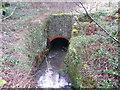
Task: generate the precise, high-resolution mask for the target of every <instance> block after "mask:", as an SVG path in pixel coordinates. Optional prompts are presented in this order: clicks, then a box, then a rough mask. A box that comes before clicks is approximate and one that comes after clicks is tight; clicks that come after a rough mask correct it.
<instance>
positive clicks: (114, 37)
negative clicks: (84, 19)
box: [75, 2, 120, 43]
mask: <svg viewBox="0 0 120 90" xmlns="http://www.w3.org/2000/svg"><path fill="white" fill-rule="evenodd" d="M79 3H80V4H81V6H82V7H83V9H84V10H85V12H86V14H87V16H88V17H89V18H90V19H91V20H92V21H94V22H95V24H97V25H98V26H99V27H100V28H101V29H102V30H103V31H104V32H105V33H106V34H107V35H108V36H109V37H111V38H112V39H113V40H115V41H116V42H118V43H120V42H119V41H118V40H117V39H116V38H115V37H113V36H112V35H110V34H109V33H108V32H107V31H106V30H105V29H104V28H103V27H102V26H100V25H99V24H98V23H97V22H96V21H95V20H94V19H93V18H92V17H91V16H90V15H89V14H88V11H87V10H86V8H85V7H84V5H83V4H82V2H79ZM75 4H76V5H77V6H79V7H80V5H79V4H78V3H75Z"/></svg>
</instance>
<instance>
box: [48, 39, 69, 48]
mask: <svg viewBox="0 0 120 90" xmlns="http://www.w3.org/2000/svg"><path fill="white" fill-rule="evenodd" d="M68 45H69V41H68V40H67V39H65V38H56V39H53V40H52V41H51V42H50V50H51V49H67V48H68Z"/></svg>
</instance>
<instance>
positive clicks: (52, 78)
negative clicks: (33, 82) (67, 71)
mask: <svg viewBox="0 0 120 90" xmlns="http://www.w3.org/2000/svg"><path fill="white" fill-rule="evenodd" d="M37 83H38V85H37V87H39V88H62V87H64V86H66V85H68V82H67V81H66V80H65V79H64V77H60V75H59V73H57V72H53V71H52V67H51V65H50V62H49V65H48V67H47V68H46V71H45V73H44V74H43V75H42V76H41V77H40V78H39V80H38V82H37Z"/></svg>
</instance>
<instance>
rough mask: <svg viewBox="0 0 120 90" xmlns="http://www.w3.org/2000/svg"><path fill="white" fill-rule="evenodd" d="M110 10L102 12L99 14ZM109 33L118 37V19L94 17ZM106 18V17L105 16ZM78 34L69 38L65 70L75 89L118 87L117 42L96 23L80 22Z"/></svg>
mask: <svg viewBox="0 0 120 90" xmlns="http://www.w3.org/2000/svg"><path fill="white" fill-rule="evenodd" d="M102 15H104V18H105V17H107V13H104V11H100V12H99V16H102ZM94 19H95V20H97V22H98V23H99V24H100V25H102V26H103V27H104V28H105V29H106V30H107V31H108V32H109V34H110V35H112V36H113V37H116V38H117V36H118V31H117V29H118V27H117V22H116V20H115V19H114V20H111V21H109V22H108V21H105V19H100V17H98V16H96V17H94ZM106 19H107V18H106ZM79 24H80V25H81V26H82V29H81V30H79V35H78V36H76V37H72V38H71V39H70V45H69V50H68V53H67V55H66V58H65V62H66V69H67V71H68V74H69V76H70V78H71V80H72V86H73V87H75V88H116V87H117V88H118V87H119V85H118V83H119V81H118V77H119V69H118V48H117V46H118V44H117V43H116V42H115V41H113V40H112V39H111V38H110V37H109V36H106V34H105V32H103V31H102V30H101V29H99V28H98V27H97V26H96V25H95V24H94V22H92V23H89V22H82V21H81V22H80V23H79Z"/></svg>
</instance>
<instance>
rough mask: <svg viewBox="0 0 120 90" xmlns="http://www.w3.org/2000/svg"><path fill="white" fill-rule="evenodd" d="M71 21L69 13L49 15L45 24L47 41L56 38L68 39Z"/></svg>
mask: <svg viewBox="0 0 120 90" xmlns="http://www.w3.org/2000/svg"><path fill="white" fill-rule="evenodd" d="M72 23H73V21H72V16H71V15H66V14H64V15H50V17H49V18H48V19H47V24H46V25H47V34H48V42H49V43H50V42H51V41H53V40H54V39H57V38H64V39H66V40H69V39H70V37H71V30H72Z"/></svg>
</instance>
